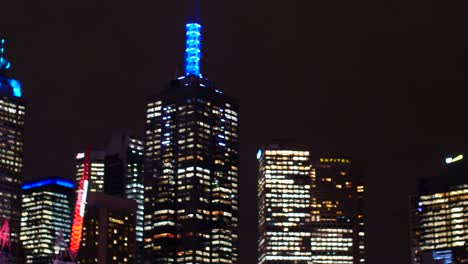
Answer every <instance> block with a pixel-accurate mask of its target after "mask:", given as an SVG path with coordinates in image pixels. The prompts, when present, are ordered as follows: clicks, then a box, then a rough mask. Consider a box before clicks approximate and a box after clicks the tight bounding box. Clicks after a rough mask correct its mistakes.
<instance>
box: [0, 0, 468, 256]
mask: <svg viewBox="0 0 468 264" xmlns="http://www.w3.org/2000/svg"><path fill="white" fill-rule="evenodd" d="M340 3H341V4H342V5H343V6H344V7H343V10H344V9H347V10H349V12H345V11H343V10H341V9H338V10H335V7H332V6H331V4H326V3H307V4H306V3H296V5H294V4H291V5H286V6H280V5H278V4H276V3H271V4H269V5H268V7H269V8H270V10H273V11H269V12H266V11H264V10H263V9H262V7H263V6H262V5H263V4H265V5H267V3H266V2H262V1H259V2H258V3H253V4H252V6H251V7H249V9H247V8H246V9H243V8H241V7H240V6H242V5H241V4H239V6H236V5H235V4H233V3H216V4H213V5H212V7H209V6H208V5H207V8H206V9H202V12H205V13H206V14H207V15H204V16H203V24H204V25H205V27H206V28H207V30H208V31H209V33H208V34H207V35H208V36H210V37H208V40H207V43H206V45H207V46H209V48H208V50H209V53H208V54H207V58H206V60H207V64H208V65H207V66H206V67H204V68H205V69H206V72H207V76H210V78H211V79H213V80H216V81H217V82H218V84H219V85H220V87H223V89H224V90H225V91H226V92H227V93H229V94H232V95H233V96H235V97H237V98H239V99H240V100H241V105H242V106H241V116H242V117H243V121H242V122H243V123H242V124H241V127H242V132H241V133H242V135H241V138H242V143H241V144H242V146H241V149H242V150H241V152H242V154H241V164H242V165H241V167H242V170H243V173H242V175H241V180H240V182H241V193H244V195H241V205H242V204H245V205H247V206H246V207H245V209H242V208H241V211H242V212H241V213H242V215H243V216H242V217H241V229H242V230H241V232H242V233H241V241H245V242H241V252H245V253H241V254H246V256H247V258H248V259H252V254H253V253H252V252H253V250H252V249H250V247H252V245H254V244H252V242H250V241H249V239H247V238H249V237H250V238H252V237H253V236H252V233H254V232H255V231H254V230H255V227H254V228H252V225H251V224H249V222H252V221H254V220H253V219H255V214H256V213H255V208H253V207H251V206H250V207H249V206H248V204H249V202H251V201H252V199H254V198H253V197H255V191H254V188H253V187H252V186H250V185H253V184H252V178H254V176H255V166H254V165H255V153H256V149H257V148H258V146H259V145H261V144H263V143H268V142H269V141H271V140H272V139H275V138H279V137H289V138H294V141H297V142H304V144H306V145H307V146H308V147H309V149H311V151H312V152H314V151H317V152H319V153H318V155H319V154H320V152H344V153H346V154H348V155H350V156H352V157H353V158H355V159H358V160H361V161H364V162H365V163H366V167H367V172H366V176H367V177H366V183H367V186H369V188H368V189H367V190H368V195H369V197H372V201H371V203H370V204H369V205H368V206H367V210H368V211H369V218H368V223H369V226H370V227H369V228H370V230H369V242H370V243H371V245H370V246H369V252H370V257H369V262H370V263H374V262H377V261H379V260H378V257H379V256H381V255H383V256H388V257H387V258H386V259H385V260H383V262H380V263H386V261H388V263H405V262H408V259H409V245H408V242H407V241H408V239H407V234H408V227H407V225H408V219H407V212H406V209H407V197H408V195H409V194H411V193H412V192H413V190H414V189H415V188H414V186H415V178H416V177H422V176H430V175H437V174H438V173H437V172H439V171H442V170H443V169H442V166H441V165H440V164H439V162H438V161H439V160H441V159H442V157H443V156H444V154H445V153H448V152H452V151H459V150H463V149H467V148H468V142H467V140H466V139H465V136H464V135H466V133H467V132H468V128H467V127H466V125H464V124H462V122H461V121H459V120H461V118H462V117H463V113H464V112H465V110H464V109H463V107H462V105H463V100H462V98H463V96H462V95H464V92H463V91H461V90H460V87H464V86H466V83H467V82H466V76H465V74H464V69H465V66H466V61H468V60H467V59H466V53H464V51H463V49H462V47H463V46H466V45H465V44H466V43H467V40H466V38H465V37H462V36H460V35H459V34H458V33H459V28H458V27H457V26H456V23H455V22H454V21H455V20H453V19H447V20H444V19H442V18H432V17H431V16H430V15H428V13H429V11H432V10H433V11H434V12H436V9H435V7H428V6H425V9H423V10H419V9H417V8H416V6H413V5H412V4H409V3H408V4H405V5H404V4H403V3H402V2H401V3H400V2H398V5H401V6H405V7H406V8H408V9H405V10H408V11H405V12H403V11H402V12H401V13H398V14H399V16H395V17H393V13H391V12H392V11H391V9H390V10H388V11H387V9H385V8H383V5H382V6H381V5H380V3H375V4H371V3H361V5H362V6H361V5H359V4H355V6H352V5H351V3H345V2H340ZM77 5H78V4H77ZM440 5H443V4H440ZM446 5H447V6H446ZM108 6H112V4H111V3H107V2H106V3H100V4H96V5H95V6H92V7H89V6H86V5H84V6H81V7H82V9H84V11H85V12H88V13H89V16H87V17H86V19H84V18H83V19H82V18H80V17H81V16H79V15H80V12H79V11H80V9H79V8H77V9H76V10H75V9H73V7H71V8H68V7H66V6H65V5H56V6H54V8H52V9H51V11H48V10H46V8H44V7H42V6H40V5H39V4H31V5H26V6H25V7H22V6H21V4H19V3H7V4H6V5H3V6H2V7H4V8H5V9H6V10H10V11H11V12H6V14H5V15H4V16H3V17H2V18H0V22H1V23H0V24H1V25H5V29H3V28H2V29H0V30H4V32H1V33H2V36H3V37H7V39H8V50H7V55H8V57H9V58H10V59H11V60H12V61H13V62H14V63H15V69H14V74H15V77H16V78H18V79H20V81H21V82H22V83H23V88H24V94H25V97H26V98H27V99H28V104H30V107H31V109H34V111H33V112H30V111H29V108H28V117H27V118H28V121H30V122H29V123H28V130H29V131H28V130H26V131H25V133H26V142H28V143H27V144H26V145H25V148H26V150H25V151H26V153H30V154H27V155H26V157H25V164H26V168H25V177H26V179H28V180H30V179H32V178H34V177H37V176H39V175H66V176H68V175H70V177H72V174H71V173H72V171H73V170H72V169H73V167H72V164H73V152H74V151H76V150H77V149H83V148H84V147H85V146H87V145H89V144H91V145H96V144H100V143H101V139H102V138H103V137H104V136H105V135H107V134H108V133H109V131H110V130H111V129H112V128H114V127H130V128H132V129H135V130H137V131H138V133H139V134H142V131H143V127H142V124H144V123H143V113H144V109H143V108H144V103H143V101H144V98H145V97H146V96H148V95H150V94H153V93H154V92H156V91H155V89H158V87H162V85H163V84H164V83H165V82H166V80H167V79H168V77H169V76H171V78H172V76H173V75H174V72H176V68H177V67H178V68H179V69H181V68H182V67H181V63H180V62H181V61H182V60H181V59H177V57H178V56H179V57H180V56H181V55H180V50H182V49H183V47H182V43H183V41H180V40H181V38H182V37H181V36H182V35H183V33H182V34H180V33H181V32H182V26H181V25H184V24H185V21H184V16H183V14H177V10H181V9H183V7H182V5H181V4H178V3H172V4H164V6H163V4H160V5H158V6H157V7H158V8H154V7H156V6H152V5H150V4H149V3H145V2H140V3H139V4H135V6H131V7H129V8H123V7H120V6H116V7H115V8H113V9H110V10H107V9H105V8H104V7H108ZM77 7H80V6H77ZM143 7H147V8H143ZM151 7H153V8H151ZM312 7H314V8H312ZM345 7H346V8H345ZM359 7H365V8H363V9H364V10H367V9H366V8H368V9H370V10H373V11H374V12H375V13H374V14H368V13H366V12H364V11H362V10H360V9H359ZM444 7H445V8H446V11H447V12H449V13H451V14H453V17H456V18H459V19H465V18H463V17H461V15H459V14H458V13H457V12H456V8H454V7H453V6H449V4H445V5H444ZM23 8H24V9H23ZM35 8H36V9H39V10H40V12H38V13H37V12H36V14H38V15H37V16H31V17H28V16H27V14H29V13H28V12H32V11H33V10H34V9H35ZM302 9H303V10H304V11H302ZM384 9H385V10H384ZM23 10H24V11H26V12H23ZM103 10H107V11H108V12H109V16H110V19H109V20H104V19H102V18H101V17H100V14H101V11H103ZM124 10H125V12H124ZM154 10H168V12H167V14H163V15H162V16H161V17H158V18H154V17H153V16H152V12H153V11H154ZM203 10H205V11H203ZM217 10H219V13H221V14H224V16H221V15H215V13H216V12H215V11H217ZM229 10H232V11H229ZM305 10H312V11H311V12H312V15H315V16H313V19H312V20H311V21H308V22H307V21H306V19H305V18H306V17H309V16H310V15H311V14H308V13H306V11H305ZM53 11H57V12H53ZM81 11H83V10H81ZM319 11H325V12H322V13H324V14H328V15H330V14H333V15H332V16H331V17H330V18H327V17H326V16H325V15H322V14H320V13H319ZM332 11H337V12H332ZM437 11H438V10H437ZM236 12H237V13H236ZM406 12H408V13H406ZM413 12H414V14H413ZM426 12H428V13H426ZM438 12H441V11H438ZM181 13H183V12H181ZM376 13H377V14H381V15H382V16H381V17H380V18H376V17H374V16H376V15H375V14H376ZM410 13H411V14H410ZM65 14H67V15H65ZM137 14H138V15H137ZM239 14H241V15H239ZM275 14H278V16H277V15H275ZM279 14H283V15H284V17H285V18H288V17H289V18H293V19H292V20H287V21H281V22H284V23H281V22H280V21H277V18H278V17H281V16H280V15H279ZM359 14H361V15H362V14H363V15H365V16H358V15H359ZM48 15H50V16H48ZM68 15H69V16H68ZM242 15H243V16H242ZM413 15H414V16H413ZM171 16H173V17H172V18H171ZM340 16H341V17H340ZM446 16H447V17H448V15H446ZM237 17H244V19H243V21H238V20H237V19H235V18H237ZM119 19H121V20H119ZM262 19H263V20H264V21H265V22H262V23H259V22H258V21H260V20H262ZM334 19H336V20H334ZM367 19H369V21H374V22H375V23H373V24H374V25H367V23H366V22H367ZM385 19H389V21H386V20H385ZM400 19H401V20H400ZM88 20H89V21H88ZM257 20H258V21H257ZM231 21H238V23H233V22H231ZM417 21H423V22H417ZM163 22H164V23H163ZM306 22H307V23H306ZM314 22H317V23H314ZM319 22H320V23H319ZM322 22H324V24H327V22H332V23H329V24H328V25H327V26H326V27H325V28H323V29H322V28H321V27H320V26H319V25H318V24H323V23H322ZM345 22H349V24H346V23H345ZM391 22H395V23H396V24H395V25H393V24H392V23H391ZM404 22H407V23H404ZM263 23H264V24H263ZM316 24H317V25H316ZM408 24H409V25H408ZM436 24H437V25H438V26H436ZM113 26H115V32H114V31H108V30H106V29H109V28H113ZM379 26H380V27H379ZM394 27H395V28H394ZM449 27H450V28H452V31H449V30H448V29H447V28H449ZM395 29H397V30H395ZM420 29H421V30H420ZM432 30H433V31H434V34H432ZM395 31H396V32H395ZM304 32H312V33H313V34H310V35H308V34H306V33H304ZM400 32H403V33H400ZM120 33H122V34H120ZM411 33H418V34H419V35H418V36H417V37H416V36H413V34H411ZM179 35H180V36H179ZM441 36H444V37H441ZM238 37H239V38H238ZM444 39H448V40H444ZM366 41H367V42H366ZM165 42H167V43H165ZM342 42H343V44H341V43H342ZM427 42H430V43H433V46H432V44H426V43H427ZM31 43H33V45H31ZM169 43H170V44H169ZM174 43H175V44H174ZM306 43H307V44H306ZM310 43H311V44H310ZM327 44H329V45H327ZM295 45H297V46H295ZM309 45H311V47H309ZM360 45H362V48H360ZM293 46H295V49H293V48H292V47H293ZM129 51H130V52H129ZM400 52H401V54H400ZM174 54H176V55H174ZM361 55H362V57H361ZM374 55H378V56H374ZM455 55H458V58H455ZM284 65H288V66H287V67H286V66H284ZM180 72H181V70H179V74H180ZM116 73H121V75H118V74H116ZM128 87H131V88H128ZM155 87H156V88H155ZM447 87H448V88H450V89H448V88H447ZM140 88H141V89H140ZM436 91H437V92H436ZM90 95H93V96H90ZM111 95H112V97H111ZM285 95H287V96H285ZM110 98H112V99H110ZM104 102H105V103H104ZM123 106H125V107H123ZM278 106H281V107H278ZM29 114H31V115H30V116H29ZM111 114H113V115H111ZM84 117H86V118H84ZM138 119H140V120H138ZM442 124H443V126H442ZM90 128H92V129H90ZM38 138H39V139H40V140H38ZM66 143H70V144H66ZM28 144H29V145H28ZM52 144H53V147H51V146H50V145H52ZM57 160H63V164H58V166H53V165H52V164H54V165H56V163H55V162H56V161H57ZM382 178H383V179H386V181H385V187H386V188H383V187H381V185H380V184H381V183H382ZM390 190H394V191H395V192H396V194H395V196H392V195H391V194H392V193H391V192H390ZM380 208H388V210H386V211H384V210H382V209H380ZM390 224H394V225H395V226H397V227H398V228H397V231H396V232H394V233H392V232H389V231H385V230H384V231H382V232H383V234H381V233H380V230H382V229H385V228H386V227H388V225H390ZM377 245H388V247H390V248H391V249H392V250H388V249H387V248H385V249H383V248H381V247H380V246H377ZM388 251H391V252H392V254H389V253H388Z"/></svg>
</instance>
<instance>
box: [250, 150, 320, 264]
mask: <svg viewBox="0 0 468 264" xmlns="http://www.w3.org/2000/svg"><path fill="white" fill-rule="evenodd" d="M257 160H258V164H259V172H258V182H257V186H258V192H257V193H258V263H259V264H280V263H281V264H287V263H291V264H293V263H294V264H308V263H311V262H310V261H311V260H312V254H311V230H310V229H309V227H308V223H309V221H310V203H311V165H310V155H309V151H306V150H303V149H300V148H295V147H289V146H284V145H270V146H267V147H264V148H261V149H259V151H258V153H257Z"/></svg>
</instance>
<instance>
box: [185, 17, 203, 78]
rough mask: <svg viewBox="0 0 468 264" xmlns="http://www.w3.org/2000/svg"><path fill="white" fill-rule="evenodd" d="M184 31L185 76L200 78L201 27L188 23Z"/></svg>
mask: <svg viewBox="0 0 468 264" xmlns="http://www.w3.org/2000/svg"><path fill="white" fill-rule="evenodd" d="M185 30H186V33H185V34H186V42H185V76H189V75H196V76H198V77H202V74H201V72H200V58H201V25H200V24H198V23H189V24H187V25H186V26H185Z"/></svg>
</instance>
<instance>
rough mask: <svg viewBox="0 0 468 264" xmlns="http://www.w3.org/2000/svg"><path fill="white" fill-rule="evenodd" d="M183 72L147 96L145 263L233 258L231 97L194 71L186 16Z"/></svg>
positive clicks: (234, 119)
mask: <svg viewBox="0 0 468 264" xmlns="http://www.w3.org/2000/svg"><path fill="white" fill-rule="evenodd" d="M186 29H187V32H186V36H187V43H186V55H185V58H186V63H185V66H186V72H185V75H184V76H182V77H179V78H178V79H177V80H173V81H171V82H170V83H169V85H168V86H167V87H166V89H165V90H163V91H162V92H161V93H160V94H158V95H156V96H154V97H151V98H149V99H148V101H147V109H146V138H145V144H146V146H145V153H146V163H145V211H146V213H145V251H146V252H147V255H148V256H149V257H150V263H165V264H166V263H238V258H239V257H238V241H239V237H238V235H239V232H238V225H239V213H238V211H239V205H238V201H239V199H238V179H239V120H238V118H239V116H238V113H239V104H238V101H237V100H235V99H233V98H232V97H229V96H227V95H225V94H224V93H223V92H222V91H221V90H219V89H218V88H217V87H216V86H215V85H214V83H213V82H211V81H209V80H208V79H206V78H204V77H202V74H201V73H200V67H199V61H200V41H201V34H200V31H201V26H200V25H199V24H196V23H192V24H187V26H186Z"/></svg>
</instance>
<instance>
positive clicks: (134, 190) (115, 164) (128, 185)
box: [104, 129, 145, 263]
mask: <svg viewBox="0 0 468 264" xmlns="http://www.w3.org/2000/svg"><path fill="white" fill-rule="evenodd" d="M143 146H144V144H143V141H141V140H138V139H136V138H134V137H133V136H131V135H130V132H129V131H127V130H123V129H118V130H117V129H116V130H114V131H113V132H112V136H111V139H110V142H109V144H108V146H107V149H106V159H105V163H106V164H105V173H104V175H105V176H104V179H105V180H104V192H105V193H106V194H110V195H114V196H119V197H122V198H127V199H130V200H134V201H136V203H137V211H136V241H137V258H136V259H137V263H141V262H142V260H143V224H144V191H145V189H144V185H143V184H144V180H143V166H144V153H143V152H144V150H143Z"/></svg>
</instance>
